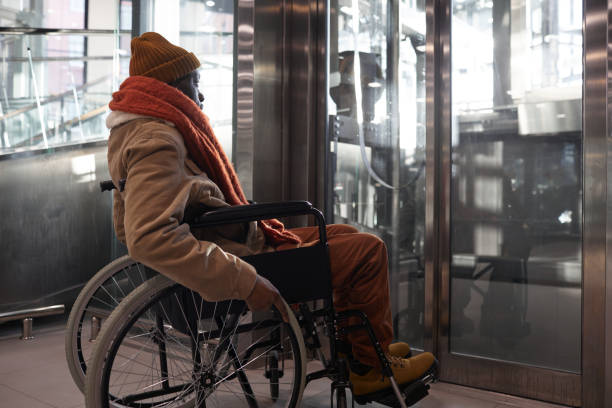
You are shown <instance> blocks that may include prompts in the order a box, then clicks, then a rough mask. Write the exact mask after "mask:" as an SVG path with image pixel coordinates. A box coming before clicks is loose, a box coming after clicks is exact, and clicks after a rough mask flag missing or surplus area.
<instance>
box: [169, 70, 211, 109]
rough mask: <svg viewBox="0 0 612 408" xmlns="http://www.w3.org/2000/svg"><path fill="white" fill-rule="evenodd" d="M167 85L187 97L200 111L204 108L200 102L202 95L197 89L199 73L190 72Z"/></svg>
mask: <svg viewBox="0 0 612 408" xmlns="http://www.w3.org/2000/svg"><path fill="white" fill-rule="evenodd" d="M169 85H170V86H173V87H175V88H176V89H178V90H179V91H181V92H182V93H184V94H185V95H187V97H188V98H189V99H191V100H192V101H194V102H195V103H196V104H197V105H198V106H199V107H200V109H202V108H203V107H204V105H203V104H202V102H204V95H202V92H200V88H199V85H200V73H199V72H198V71H197V70H195V71H191V72H190V73H189V74H187V75H185V76H184V77H182V78H179V79H177V80H176V81H174V82H171V83H170V84H169Z"/></svg>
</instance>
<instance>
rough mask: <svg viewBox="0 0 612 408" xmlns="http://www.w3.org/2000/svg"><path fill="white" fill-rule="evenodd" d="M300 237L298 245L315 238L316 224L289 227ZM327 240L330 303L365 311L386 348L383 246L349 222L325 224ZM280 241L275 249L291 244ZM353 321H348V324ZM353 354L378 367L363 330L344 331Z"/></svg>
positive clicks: (388, 326) (388, 340) (390, 332)
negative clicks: (280, 243)
mask: <svg viewBox="0 0 612 408" xmlns="http://www.w3.org/2000/svg"><path fill="white" fill-rule="evenodd" d="M291 232H293V233H294V234H296V235H297V236H299V237H300V239H301V240H302V244H301V246H306V245H311V244H313V243H315V242H317V241H318V240H319V231H318V228H317V227H304V228H293V229H291ZM327 242H328V244H329V257H330V267H331V276H332V287H333V295H334V307H335V309H336V311H338V312H341V311H344V310H349V309H357V310H361V311H362V312H364V313H365V314H366V316H367V317H368V319H369V320H370V323H371V324H372V328H373V329H374V333H375V334H376V337H377V338H378V341H379V342H380V344H381V346H382V348H383V350H384V351H387V349H388V347H389V344H390V343H391V339H392V338H393V329H392V323H391V309H390V304H389V272H388V262H387V248H386V246H385V243H384V242H383V241H382V240H381V239H380V238H378V237H377V236H376V235H372V234H367V233H362V232H359V230H357V229H356V228H354V227H351V226H350V225H340V224H337V225H328V226H327ZM294 247H295V245H293V244H283V245H281V246H280V247H278V248H277V250H283V249H290V248H294ZM353 323H357V321H352V320H351V321H349V324H353ZM348 341H349V343H351V346H352V351H353V356H354V357H355V358H356V359H357V360H358V361H360V362H361V363H363V364H367V365H369V366H372V367H380V362H379V360H378V357H377V356H376V352H375V351H374V348H373V347H372V343H371V342H370V339H369V337H368V335H367V332H366V331H364V330H359V331H354V332H351V333H349V334H348Z"/></svg>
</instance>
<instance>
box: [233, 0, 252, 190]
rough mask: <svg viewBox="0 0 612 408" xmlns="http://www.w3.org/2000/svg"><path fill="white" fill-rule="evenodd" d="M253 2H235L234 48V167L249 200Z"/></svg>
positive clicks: (241, 0) (250, 188) (250, 176)
mask: <svg viewBox="0 0 612 408" xmlns="http://www.w3.org/2000/svg"><path fill="white" fill-rule="evenodd" d="M254 6H255V2H254V1H253V0H239V1H238V7H237V8H236V13H235V15H234V18H235V19H236V20H237V23H236V25H237V27H238V29H237V34H236V35H237V41H236V42H235V44H236V62H235V63H236V65H237V66H236V68H235V70H236V78H235V81H236V84H235V88H236V112H235V115H236V119H235V120H236V144H235V146H234V152H235V154H236V158H235V160H234V164H235V167H236V172H237V174H238V178H239V179H240V183H241V184H242V189H243V190H244V193H245V195H246V196H247V197H249V198H251V197H253V148H254V139H253V42H254V35H253V34H254V31H253V24H254V22H253V7H254Z"/></svg>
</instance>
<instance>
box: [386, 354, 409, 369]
mask: <svg viewBox="0 0 612 408" xmlns="http://www.w3.org/2000/svg"><path fill="white" fill-rule="evenodd" d="M386 357H387V360H389V363H391V366H393V367H396V368H405V364H404V361H405V359H403V358H401V357H397V356H391V355H388V354H387V355H386Z"/></svg>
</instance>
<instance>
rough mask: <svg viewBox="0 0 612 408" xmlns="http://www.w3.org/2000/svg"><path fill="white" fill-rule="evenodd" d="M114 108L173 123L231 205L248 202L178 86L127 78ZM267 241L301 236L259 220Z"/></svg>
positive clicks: (195, 109)
mask: <svg viewBox="0 0 612 408" xmlns="http://www.w3.org/2000/svg"><path fill="white" fill-rule="evenodd" d="M108 106H109V107H110V109H111V110H113V111H122V112H129V113H136V114H140V115H147V116H153V117H156V118H160V119H164V120H167V121H168V122H172V123H174V125H175V126H176V128H177V129H178V131H179V132H180V133H181V135H182V136H183V139H184V141H185V145H186V146H187V150H188V152H189V155H190V156H191V158H192V159H193V160H194V161H195V163H196V164H197V165H198V166H199V167H200V169H202V170H203V171H204V172H206V174H207V175H208V177H210V179H211V180H212V181H213V182H214V183H216V184H217V185H218V186H219V188H220V189H221V191H222V192H223V195H224V196H225V200H226V201H227V202H228V203H229V204H230V205H243V204H248V201H247V199H246V197H245V196H244V192H243V191H242V187H241V186H240V181H239V180H238V177H237V176H236V172H235V171H234V167H233V166H232V164H231V163H230V161H229V160H228V158H227V156H226V155H225V152H224V151H223V148H222V147H221V145H220V144H219V141H218V140H217V138H216V137H215V133H214V132H213V130H212V128H211V126H210V123H209V121H208V117H207V116H206V115H204V113H203V112H202V110H201V109H200V108H199V107H198V106H197V105H196V104H195V102H194V101H192V100H191V99H189V98H188V97H187V96H185V95H184V94H183V93H182V92H181V91H179V90H178V89H176V88H174V87H171V86H170V85H167V84H165V83H163V82H161V81H158V80H156V79H153V78H149V77H144V76H131V77H129V78H127V79H126V80H125V81H123V83H122V84H121V86H120V87H119V91H117V92H115V93H113V100H112V101H111V102H110V103H109V105H108ZM258 224H259V226H260V228H261V229H262V230H263V232H264V234H265V236H266V241H267V242H268V243H269V244H271V245H273V246H278V245H280V244H283V243H299V242H300V239H299V238H298V237H297V236H296V235H295V234H293V233H292V232H290V231H288V230H286V229H285V226H284V225H283V224H282V223H281V222H280V221H279V220H276V219H270V220H266V221H259V222H258Z"/></svg>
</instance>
